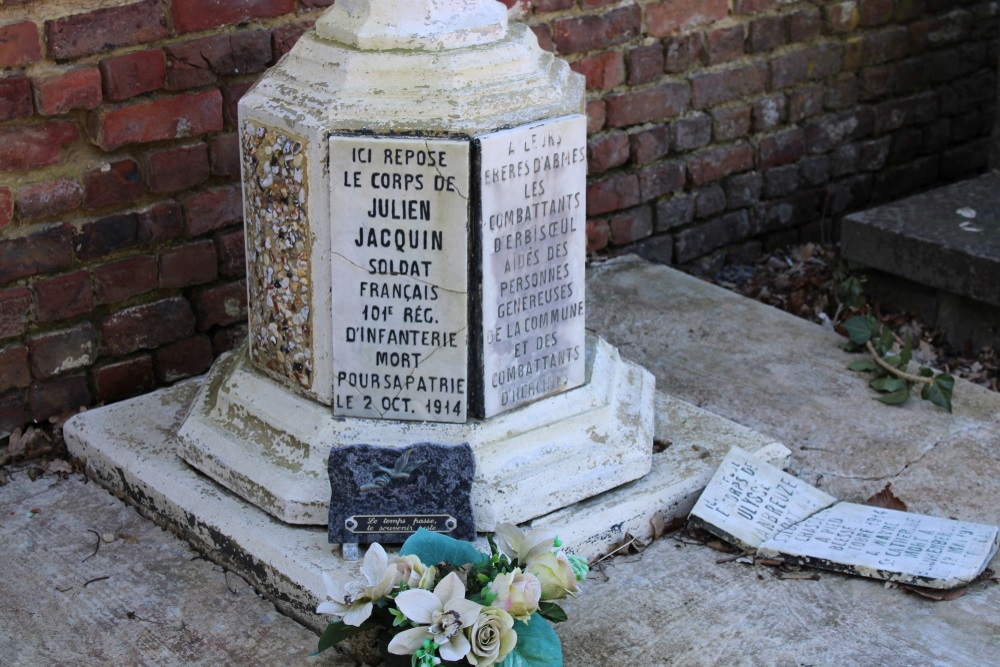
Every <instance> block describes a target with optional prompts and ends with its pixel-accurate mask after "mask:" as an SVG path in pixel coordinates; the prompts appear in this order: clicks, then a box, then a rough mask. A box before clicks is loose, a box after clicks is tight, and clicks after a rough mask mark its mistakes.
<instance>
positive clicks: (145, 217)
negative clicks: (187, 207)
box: [136, 202, 184, 245]
mask: <svg viewBox="0 0 1000 667" xmlns="http://www.w3.org/2000/svg"><path fill="white" fill-rule="evenodd" d="M136 218H137V219H138V229H137V231H136V237H137V238H138V240H139V242H140V243H147V244H150V245H155V244H158V243H163V242H164V241H171V240H173V239H176V238H179V237H181V236H183V235H184V209H183V208H182V207H181V205H180V204H175V203H173V202H164V203H161V204H157V205H156V206H153V207H151V208H149V209H146V210H143V211H139V212H138V213H136Z"/></svg>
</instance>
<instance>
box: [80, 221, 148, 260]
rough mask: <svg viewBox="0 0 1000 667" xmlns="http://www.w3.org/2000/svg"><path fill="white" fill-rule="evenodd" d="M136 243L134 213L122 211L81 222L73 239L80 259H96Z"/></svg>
mask: <svg viewBox="0 0 1000 667" xmlns="http://www.w3.org/2000/svg"><path fill="white" fill-rule="evenodd" d="M137 243H138V220H137V216H136V214H135V213H122V214H119V215H112V216H108V217H106V218H101V219H99V220H92V221H89V222H85V223H83V224H81V225H80V226H79V228H78V230H77V233H76V235H75V237H74V240H73V246H74V250H76V256H77V257H78V258H79V259H81V260H84V261H86V260H91V259H97V258H99V257H104V256H105V255H110V254H112V253H115V252H118V251H120V250H124V249H127V248H131V247H133V246H135V245H136V244H137Z"/></svg>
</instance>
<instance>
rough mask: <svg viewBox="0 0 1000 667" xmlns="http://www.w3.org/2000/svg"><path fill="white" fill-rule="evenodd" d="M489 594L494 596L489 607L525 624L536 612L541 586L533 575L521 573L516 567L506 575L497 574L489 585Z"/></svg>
mask: <svg viewBox="0 0 1000 667" xmlns="http://www.w3.org/2000/svg"><path fill="white" fill-rule="evenodd" d="M490 593H493V594H494V595H495V596H496V597H495V598H494V600H493V602H492V603H491V604H490V606H491V607H496V608H498V609H503V610H504V611H505V612H507V613H508V614H510V615H511V616H513V617H514V618H516V619H517V620H519V621H524V622H526V623H527V621H528V619H529V618H531V615H532V614H533V613H535V612H536V611H538V600H539V599H540V598H541V596H542V586H541V584H540V583H539V581H538V579H537V578H536V577H535V575H533V574H528V573H526V572H521V568H519V567H516V568H514V570H513V571H511V572H508V573H506V574H498V575H497V577H496V579H494V580H493V582H492V583H491V584H490Z"/></svg>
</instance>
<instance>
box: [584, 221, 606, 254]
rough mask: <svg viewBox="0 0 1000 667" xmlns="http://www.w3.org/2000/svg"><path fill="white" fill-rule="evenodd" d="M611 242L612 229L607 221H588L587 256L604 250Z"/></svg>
mask: <svg viewBox="0 0 1000 667" xmlns="http://www.w3.org/2000/svg"><path fill="white" fill-rule="evenodd" d="M610 240H611V227H610V226H609V225H608V221H607V220H601V219H597V220H588V221H587V254H588V255H589V254H590V253H592V252H597V251H599V250H604V249H605V248H607V247H608V242H609V241H610Z"/></svg>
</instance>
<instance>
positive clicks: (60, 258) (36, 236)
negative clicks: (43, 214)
mask: <svg viewBox="0 0 1000 667" xmlns="http://www.w3.org/2000/svg"><path fill="white" fill-rule="evenodd" d="M72 261H73V252H72V249H71V247H70V227H69V226H68V225H51V226H48V227H44V228H42V229H39V230H37V231H33V232H31V233H29V234H25V235H23V236H17V237H11V238H6V239H0V284H3V283H6V282H9V281H11V280H17V279H18V278H26V277H28V276H34V275H37V274H40V273H51V272H54V271H60V270H62V269H66V268H69V265H70V264H71V263H72Z"/></svg>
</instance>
